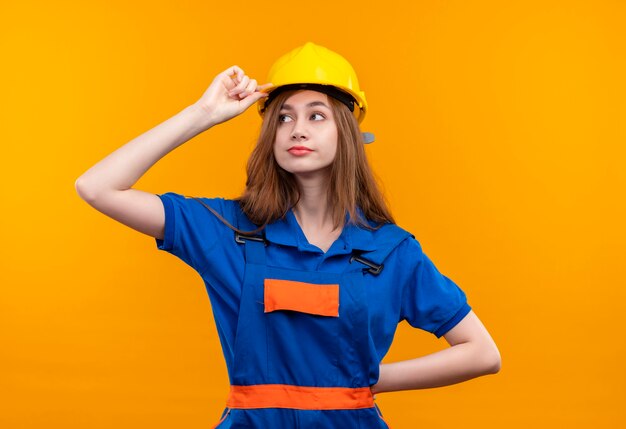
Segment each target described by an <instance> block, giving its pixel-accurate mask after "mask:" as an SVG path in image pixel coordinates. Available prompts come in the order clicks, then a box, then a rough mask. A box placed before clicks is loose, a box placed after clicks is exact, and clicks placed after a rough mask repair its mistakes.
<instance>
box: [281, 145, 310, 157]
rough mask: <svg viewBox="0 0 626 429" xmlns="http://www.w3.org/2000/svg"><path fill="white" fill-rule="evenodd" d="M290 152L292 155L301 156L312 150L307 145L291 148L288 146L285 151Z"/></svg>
mask: <svg viewBox="0 0 626 429" xmlns="http://www.w3.org/2000/svg"><path fill="white" fill-rule="evenodd" d="M287 152H289V153H290V154H292V155H294V156H303V155H307V154H309V153H311V152H313V151H312V150H311V149H309V148H308V147H305V146H293V147H291V148H289V150H288V151H287Z"/></svg>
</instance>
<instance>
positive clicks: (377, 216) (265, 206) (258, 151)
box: [198, 91, 395, 233]
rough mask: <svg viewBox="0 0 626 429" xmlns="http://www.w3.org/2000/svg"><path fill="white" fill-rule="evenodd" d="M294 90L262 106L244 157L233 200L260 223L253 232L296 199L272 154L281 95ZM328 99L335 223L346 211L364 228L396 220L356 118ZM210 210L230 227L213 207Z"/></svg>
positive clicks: (292, 185)
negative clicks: (241, 186)
mask: <svg viewBox="0 0 626 429" xmlns="http://www.w3.org/2000/svg"><path fill="white" fill-rule="evenodd" d="M294 92H295V91H286V92H284V93H282V94H280V95H278V96H277V97H276V99H275V100H273V102H272V103H271V104H270V105H269V106H268V108H267V110H266V111H265V113H264V118H263V124H262V126H261V132H260V134H259V138H258V140H257V144H256V146H255V148H254V149H253V151H252V153H251V154H250V158H249V159H248V165H247V174H248V179H247V181H246V189H245V191H244V192H243V194H242V195H241V196H240V197H238V198H236V199H235V201H238V202H239V204H240V205H241V209H242V211H243V212H244V213H245V214H246V216H247V217H248V218H249V219H250V220H251V221H252V222H253V223H254V224H256V225H260V227H259V228H258V229H256V230H255V231H253V232H254V233H256V232H258V231H260V230H262V229H263V228H264V227H265V225H267V224H269V223H271V222H274V221H276V220H278V219H280V218H282V217H284V216H285V214H286V213H287V211H288V210H289V209H290V208H291V207H293V206H295V205H296V204H297V203H298V200H299V199H300V191H299V189H298V184H297V182H296V180H295V178H294V176H293V175H292V174H291V173H289V172H287V171H285V170H283V169H282V168H281V167H280V166H279V165H278V163H277V162H276V159H275V158H274V141H275V140H276V130H277V128H278V124H279V121H278V115H279V112H280V109H281V107H282V105H283V103H284V102H285V100H287V98H289V97H290V96H291V95H292V94H294ZM328 101H329V103H330V107H331V109H332V112H333V116H334V119H335V123H336V124H337V135H338V141H337V152H336V155H335V160H334V161H333V163H332V166H331V170H330V180H329V185H328V206H329V208H330V210H331V214H332V218H333V221H334V225H335V228H338V227H340V226H342V225H343V223H344V220H345V215H346V213H348V214H349V222H351V223H354V224H356V225H359V226H362V227H365V228H368V229H376V228H378V227H380V226H381V225H382V224H385V223H395V222H394V220H393V217H392V216H391V213H390V211H389V209H388V208H387V205H386V204H385V201H384V199H383V196H382V193H381V192H380V190H379V189H378V186H377V184H376V180H375V179H374V175H373V173H372V170H371V168H370V165H369V163H368V161H367V156H366V154H365V149H364V147H363V136H362V134H361V130H360V129H359V125H358V123H357V120H356V118H355V117H354V115H353V114H352V112H350V110H349V109H348V108H347V107H346V106H345V105H344V104H342V103H341V102H340V101H338V100H336V99H334V98H333V97H328ZM198 201H200V200H198ZM200 202H201V201H200ZM203 205H205V204H203ZM205 207H207V208H209V210H211V208H210V207H208V206H206V205H205ZM357 207H358V208H360V209H361V210H362V212H363V215H364V217H365V219H363V218H362V217H361V216H359V214H358V212H357ZM211 212H213V213H214V214H215V215H216V216H217V217H218V218H219V219H220V220H221V221H222V222H224V223H226V224H227V225H228V226H230V227H231V228H232V225H230V224H229V223H228V222H226V220H225V219H224V218H223V217H221V216H219V215H218V214H217V213H215V211H214V210H211ZM368 220H369V221H372V222H374V223H376V224H377V227H372V226H371V225H370V224H369V223H368ZM233 229H235V230H236V228H233ZM239 232H243V231H239Z"/></svg>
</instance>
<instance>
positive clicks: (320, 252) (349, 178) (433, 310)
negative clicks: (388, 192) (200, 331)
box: [76, 43, 500, 429]
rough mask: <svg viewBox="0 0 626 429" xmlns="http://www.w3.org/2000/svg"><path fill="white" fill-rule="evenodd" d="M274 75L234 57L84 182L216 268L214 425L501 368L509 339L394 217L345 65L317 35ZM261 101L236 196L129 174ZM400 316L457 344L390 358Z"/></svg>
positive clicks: (374, 415)
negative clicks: (225, 377)
mask: <svg viewBox="0 0 626 429" xmlns="http://www.w3.org/2000/svg"><path fill="white" fill-rule="evenodd" d="M268 80H269V81H270V82H271V83H270V84H266V85H258V84H257V82H256V81H255V80H254V79H251V78H250V77H248V76H247V75H246V74H245V73H244V71H243V70H242V69H240V68H239V67H237V66H233V67H230V68H228V69H227V70H225V71H224V72H222V73H220V74H219V75H217V76H216V77H215V79H214V80H213V82H212V83H211V85H210V86H209V88H208V89H207V90H206V92H205V93H204V94H203V96H202V97H201V98H200V99H199V100H198V101H197V102H196V103H194V104H192V105H191V106H189V107H187V108H185V109H184V110H182V111H181V112H180V113H178V114H177V115H175V116H174V117H172V118H170V119H168V120H167V121H165V122H164V123H162V124H160V125H158V126H157V127H155V128H154V129H152V130H149V131H147V132H146V133H144V134H143V135H141V136H139V137H137V138H136V139H134V140H132V141H131V142H129V143H127V144H126V145H125V146H123V147H121V148H120V149H118V150H116V151H115V152H113V153H112V154H110V155H109V156H107V157H106V158H105V159H103V160H102V161H100V162H99V163H97V164H96V165H94V166H93V167H92V168H90V169H89V170H88V171H87V172H86V173H85V174H83V175H82V176H81V177H80V178H79V179H78V180H77V182H76V189H77V191H78V193H79V195H80V196H81V197H82V198H83V199H84V200H85V201H87V202H88V203H89V204H90V205H91V206H93V207H94V208H96V209H97V210H99V211H101V212H102V213H104V214H106V215H108V216H110V217H112V218H113V219H116V220H118V221H119V222H122V223H124V224H125V225H128V226H129V227H131V228H134V229H136V230H137V231H140V232H143V233H145V234H148V235H150V236H152V237H155V238H156V243H157V246H158V248H159V249H162V250H166V251H168V252H170V253H172V254H174V255H176V256H177V257H179V258H181V259H182V260H183V261H185V262H186V263H187V264H189V265H190V266H192V267H193V268H194V269H196V270H197V271H198V273H199V274H200V275H201V276H202V278H203V280H204V281H205V284H206V286H207V291H208V294H209V298H210V300H211V303H212V309H213V313H214V317H215V320H216V325H217V329H218V333H219V337H220V341H221V343H222V348H223V352H224V357H225V359H226V364H227V368H228V372H229V377H230V382H231V389H230V394H229V397H228V400H227V403H226V409H225V410H224V413H223V415H222V419H221V420H220V422H219V423H218V424H217V426H216V427H220V428H244V427H245V428H275V427H280V428H296V427H297V428H342V429H346V428H386V427H387V425H386V424H385V423H384V421H383V419H382V416H381V414H380V412H379V410H378V408H377V407H376V405H375V404H374V394H376V393H381V392H389V391H396V390H406V389H423V388H429V387H437V386H444V385H449V384H453V383H458V382H461V381H465V380H468V379H471V378H474V377H477V376H481V375H485V374H492V373H496V372H498V371H499V368H500V355H499V352H498V349H497V347H496V345H495V344H494V342H493V340H492V339H491V337H490V335H489V333H488V332H487V330H486V329H485V328H484V326H483V325H482V323H481V322H480V320H479V319H478V317H476V315H475V314H474V312H473V311H472V310H471V308H470V307H469V305H468V304H467V301H466V297H465V294H464V293H463V291H462V290H461V289H460V288H459V287H458V286H457V285H456V284H454V283H453V282H452V281H451V280H450V279H448V278H447V277H445V276H443V275H442V274H440V273H439V271H438V270H437V269H436V267H435V266H434V265H433V263H432V262H431V261H430V260H429V258H428V257H427V256H426V255H425V254H424V253H423V252H422V249H421V247H420V244H419V243H418V241H417V240H415V239H414V238H413V236H412V235H411V234H409V233H408V232H406V231H404V230H403V229H401V228H399V227H398V226H396V225H395V224H394V221H393V218H392V216H391V214H390V212H389V210H388V209H387V207H386V205H385V203H384V200H383V198H382V196H381V194H380V192H379V190H378V188H377V186H376V183H375V181H374V179H373V177H372V173H371V171H370V167H369V165H368V162H367V159H366V156H365V151H364V148H363V144H364V142H365V140H367V138H364V136H363V134H362V133H361V131H360V129H359V122H360V121H362V119H363V117H364V116H365V114H366V112H367V104H366V101H365V95H364V93H363V92H362V91H361V90H360V88H359V85H358V80H357V79H356V75H355V73H354V70H353V69H352V67H351V66H350V64H349V63H348V62H347V61H346V60H345V59H344V58H343V57H341V56H339V55H338V54H336V53H334V52H332V51H330V50H328V49H325V48H323V47H321V46H317V45H314V44H312V43H307V44H305V45H304V46H302V47H299V48H297V49H295V50H293V51H291V52H289V53H288V54H286V55H285V56H283V57H281V58H280V59H279V60H278V61H277V62H276V63H275V65H274V66H273V67H272V70H271V71H270V76H269V79H268ZM255 103H256V104H257V106H258V110H259V112H260V113H261V115H262V117H263V124H262V128H261V132H260V136H259V139H258V142H257V145H256V147H255V148H254V150H253V152H252V154H251V156H250V159H249V161H248V169H247V172H248V179H247V182H246V188H245V191H244V192H243V194H242V196H241V197H240V198H238V199H236V200H227V199H222V198H194V197H190V198H186V197H184V196H182V195H179V194H176V193H166V194H162V195H154V194H150V193H146V192H142V191H140V190H137V189H133V188H132V187H133V185H134V184H135V183H136V182H137V180H138V179H139V178H140V177H141V176H142V175H143V174H144V173H145V172H146V171H147V170H148V169H149V168H150V167H151V166H153V165H154V164H155V163H156V162H157V161H158V160H159V159H161V158H162V157H164V156H165V155H167V154H168V153H169V152H171V151H172V150H174V149H175V148H177V147H178V146H180V145H182V144H183V143H185V142H186V141H188V140H190V139H191V138H193V137H194V136H196V135H197V134H199V133H201V132H203V131H206V130H208V129H209V128H211V127H213V126H215V125H217V124H219V123H221V122H224V121H227V120H229V119H231V118H233V117H235V116H237V115H239V114H241V113H242V112H244V111H245V110H246V109H247V108H249V107H250V106H252V105H253V104H255ZM402 320H406V321H408V323H410V324H411V325H412V326H414V327H416V328H420V329H423V330H426V331H428V332H432V333H433V334H435V335H436V336H437V337H441V336H443V337H444V338H445V339H446V341H447V342H448V343H449V344H450V346H451V347H448V348H446V349H445V350H442V351H438V352H436V353H433V354H430V355H427V356H422V357H418V358H415V359H412V360H408V361H403V362H396V363H390V364H382V365H381V364H380V362H381V360H382V358H383V357H384V355H385V354H386V353H387V351H388V349H389V347H390V345H391V342H392V339H393V335H394V332H395V329H396V326H397V324H398V323H399V322H400V321H402Z"/></svg>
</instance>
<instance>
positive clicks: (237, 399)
mask: <svg viewBox="0 0 626 429" xmlns="http://www.w3.org/2000/svg"><path fill="white" fill-rule="evenodd" d="M226 406H227V407H229V408H293V409H298V410H355V409H358V408H371V407H373V406H374V398H373V396H372V391H371V390H370V388H369V387H358V388H350V387H307V386H293V385H288V384H256V385H251V386H230V393H229V395H228V401H227V402H226Z"/></svg>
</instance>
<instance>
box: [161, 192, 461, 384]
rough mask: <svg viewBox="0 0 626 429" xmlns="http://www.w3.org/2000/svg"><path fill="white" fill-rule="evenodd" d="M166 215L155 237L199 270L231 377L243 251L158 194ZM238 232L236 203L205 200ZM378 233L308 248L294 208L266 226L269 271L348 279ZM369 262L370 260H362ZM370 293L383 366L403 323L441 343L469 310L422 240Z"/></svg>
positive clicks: (390, 264) (181, 200)
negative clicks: (354, 258) (357, 256)
mask: <svg viewBox="0 0 626 429" xmlns="http://www.w3.org/2000/svg"><path fill="white" fill-rule="evenodd" d="M159 197H160V199H161V201H162V202H163V207H164V210H165V234H164V237H163V240H160V239H156V244H157V247H158V249H160V250H165V251H167V252H169V253H171V254H173V255H175V256H177V257H178V258H180V259H182V260H183V261H184V262H185V263H187V264H188V265H189V266H191V267H192V268H193V269H194V270H196V271H197V272H198V273H199V274H200V276H201V277H202V279H203V280H204V283H205V286H206V290H207V293H208V296H209V299H210V301H211V306H212V309H213V316H214V318H215V323H216V326H217V330H218V334H219V338H220V342H221V344H222V350H223V353H224V357H225V360H226V366H227V368H228V370H229V373H231V370H232V364H233V358H234V354H233V350H234V344H235V332H236V329H237V320H238V309H239V298H240V296H241V287H242V283H243V277H244V270H245V258H244V245H242V244H238V243H237V242H236V241H235V239H234V237H235V235H234V231H233V230H231V229H230V228H229V227H228V226H226V225H225V224H224V223H223V222H221V221H220V220H219V219H218V218H217V217H216V216H215V215H214V214H213V213H211V212H210V211H209V210H208V209H207V208H206V207H204V206H203V205H202V204H200V202H198V201H196V200H194V199H192V198H186V197H184V196H183V195H180V194H176V193H173V192H168V193H165V194H162V195H159ZM200 200H202V201H203V202H204V203H205V204H207V205H208V206H210V207H211V208H212V209H214V210H215V211H216V212H217V213H219V214H220V215H221V216H222V217H224V218H225V219H226V220H227V221H228V222H229V223H230V224H231V225H234V226H236V225H237V220H236V210H238V203H237V202H236V201H233V200H228V199H223V198H200ZM379 233H380V231H370V230H368V229H365V228H361V227H358V226H356V225H353V224H346V225H345V226H344V228H343V230H342V232H341V235H340V236H339V238H338V239H337V240H336V241H335V242H334V243H333V244H332V246H331V247H330V248H329V249H328V251H327V252H326V253H324V252H323V251H322V250H321V249H319V248H318V247H316V246H314V245H312V244H310V243H309V242H308V241H307V239H306V236H305V235H304V233H303V232H302V229H301V228H300V226H299V224H298V222H297V220H296V218H295V216H294V214H293V211H292V210H289V211H288V212H287V215H286V216H285V218H284V219H279V220H277V221H275V222H273V223H272V224H269V225H267V226H266V229H265V238H266V239H267V241H269V245H268V246H267V247H266V248H265V249H266V263H267V265H268V266H275V267H281V268H286V269H294V270H303V271H320V272H330V273H342V272H344V271H345V270H346V265H347V264H348V263H349V262H348V261H349V258H350V256H351V254H352V251H353V250H356V251H363V252H367V251H371V250H374V249H376V240H377V238H378V239H380V236H379V235H377V234H379ZM364 256H365V255H364ZM364 279H365V282H366V283H367V284H366V287H367V292H368V309H369V324H370V341H371V342H372V343H373V345H374V349H375V350H376V353H377V358H378V362H380V361H381V360H382V359H383V357H384V356H385V354H386V353H387V351H388V350H389V347H390V346H391V342H392V340H393V336H394V333H395V331H396V327H397V325H398V323H399V322H401V321H402V320H406V321H407V322H408V323H409V324H410V325H411V326H413V327H415V328H419V329H422V330H425V331H428V332H431V333H433V334H434V335H436V336H437V337H441V336H442V335H444V334H445V333H446V332H448V331H449V330H450V329H452V328H453V327H454V326H455V325H456V324H457V323H458V322H460V321H461V319H463V317H465V316H466V315H467V313H469V311H470V310H471V308H470V306H469V305H468V304H467V300H466V297H465V294H464V293H463V291H462V290H461V289H460V288H459V287H458V286H457V285H456V284H455V283H454V282H453V281H452V280H450V279H449V278H447V277H446V276H444V275H442V274H441V273H440V272H439V271H438V270H437V268H436V267H435V265H434V264H433V263H432V262H431V260H430V259H429V258H428V257H427V256H426V255H425V254H424V253H423V252H422V248H421V246H420V244H419V242H418V241H417V240H415V239H414V238H412V237H409V238H408V239H406V240H404V241H403V242H402V243H401V244H400V245H399V246H398V247H396V248H395V249H394V250H393V251H392V253H391V254H389V256H388V257H387V259H386V260H385V261H384V269H383V270H382V272H381V273H380V274H379V275H377V276H373V275H366V276H364Z"/></svg>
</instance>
